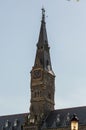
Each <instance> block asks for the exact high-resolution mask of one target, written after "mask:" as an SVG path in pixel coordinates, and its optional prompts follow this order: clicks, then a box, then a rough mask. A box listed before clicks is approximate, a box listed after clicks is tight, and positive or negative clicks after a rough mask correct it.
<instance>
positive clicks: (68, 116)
mask: <svg viewBox="0 0 86 130" xmlns="http://www.w3.org/2000/svg"><path fill="white" fill-rule="evenodd" d="M67 121H70V113H68V114H67Z"/></svg>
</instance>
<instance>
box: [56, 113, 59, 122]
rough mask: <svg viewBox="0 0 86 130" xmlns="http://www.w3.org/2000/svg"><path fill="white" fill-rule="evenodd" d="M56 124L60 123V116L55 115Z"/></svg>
mask: <svg viewBox="0 0 86 130" xmlns="http://www.w3.org/2000/svg"><path fill="white" fill-rule="evenodd" d="M56 121H57V123H59V122H60V114H58V115H57V119H56Z"/></svg>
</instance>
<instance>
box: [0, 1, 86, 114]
mask: <svg viewBox="0 0 86 130" xmlns="http://www.w3.org/2000/svg"><path fill="white" fill-rule="evenodd" d="M42 6H44V7H45V9H46V27H47V34H48V41H49V45H50V47H51V49H50V53H51V60H52V66H53V70H54V72H55V74H56V79H55V80H56V82H55V88H56V91H55V104H56V105H55V108H56V109H58V108H66V107H76V106H85V105H86V0H80V1H79V2H76V0H70V1H67V0H0V115H5V114H7V115H8V114H16V113H23V112H28V111H29V107H30V71H31V69H32V66H33V64H34V59H35V52H36V43H37V41H38V36H39V30H40V21H41V8H42ZM47 16H48V17H47Z"/></svg>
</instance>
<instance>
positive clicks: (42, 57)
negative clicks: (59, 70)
mask: <svg viewBox="0 0 86 130" xmlns="http://www.w3.org/2000/svg"><path fill="white" fill-rule="evenodd" d="M49 49H50V47H49V44H48V38H47V31H46V23H45V10H44V8H42V20H41V27H40V33H39V39H38V43H37V51H36V58H35V63H34V67H41V68H43V69H44V70H47V71H48V72H50V73H52V74H53V75H54V73H53V71H52V66H51V59H50V54H49Z"/></svg>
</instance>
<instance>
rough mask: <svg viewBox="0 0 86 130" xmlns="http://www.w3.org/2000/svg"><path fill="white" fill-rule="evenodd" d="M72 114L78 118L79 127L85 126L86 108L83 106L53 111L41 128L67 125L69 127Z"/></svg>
mask: <svg viewBox="0 0 86 130" xmlns="http://www.w3.org/2000/svg"><path fill="white" fill-rule="evenodd" d="M73 114H76V115H77V117H78V118H79V125H86V106H84V107H75V108H66V109H58V110H54V111H52V112H51V113H50V114H49V116H48V117H47V119H46V120H45V123H44V124H43V126H42V127H43V128H59V127H67V126H68V125H70V120H71V118H72V116H73Z"/></svg>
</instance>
